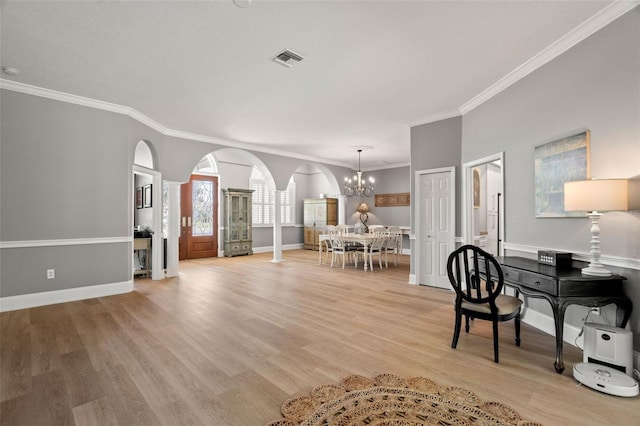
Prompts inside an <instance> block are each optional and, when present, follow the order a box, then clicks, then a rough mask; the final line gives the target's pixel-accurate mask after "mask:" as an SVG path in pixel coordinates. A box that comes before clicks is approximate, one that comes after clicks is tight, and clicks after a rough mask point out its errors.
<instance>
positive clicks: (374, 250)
mask: <svg viewBox="0 0 640 426" xmlns="http://www.w3.org/2000/svg"><path fill="white" fill-rule="evenodd" d="M375 235H376V237H375V238H374V239H373V241H372V242H371V244H370V245H369V248H368V250H367V253H366V254H367V256H369V269H371V270H372V271H373V255H374V254H377V255H378V265H379V266H380V269H382V253H383V247H384V244H385V241H386V240H387V236H386V235H385V233H384V232H376V233H375ZM358 253H360V254H362V255H363V256H364V247H362V248H358ZM387 267H388V265H387Z"/></svg>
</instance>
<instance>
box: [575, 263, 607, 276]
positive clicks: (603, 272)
mask: <svg viewBox="0 0 640 426" xmlns="http://www.w3.org/2000/svg"><path fill="white" fill-rule="evenodd" d="M582 274H583V275H596V276H598V277H608V276H611V275H613V274H612V273H611V271H609V270H608V269H607V268H605V267H603V266H597V265H589V266H587V267H586V268H582Z"/></svg>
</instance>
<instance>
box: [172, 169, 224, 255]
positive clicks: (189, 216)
mask: <svg viewBox="0 0 640 426" xmlns="http://www.w3.org/2000/svg"><path fill="white" fill-rule="evenodd" d="M180 211H181V215H180V256H179V258H180V260H184V259H199V258H202V257H216V256H218V178H217V177H215V176H203V175H192V176H191V179H190V180H189V183H185V184H183V185H181V187H180Z"/></svg>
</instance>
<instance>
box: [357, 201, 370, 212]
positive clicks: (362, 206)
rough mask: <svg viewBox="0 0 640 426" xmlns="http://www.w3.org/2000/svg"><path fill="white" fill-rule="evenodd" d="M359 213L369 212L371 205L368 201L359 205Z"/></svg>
mask: <svg viewBox="0 0 640 426" xmlns="http://www.w3.org/2000/svg"><path fill="white" fill-rule="evenodd" d="M357 211H358V213H369V206H368V205H367V203H362V204H360V205H359V206H358V210H357Z"/></svg>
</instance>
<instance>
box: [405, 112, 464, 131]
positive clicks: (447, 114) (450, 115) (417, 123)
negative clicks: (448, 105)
mask: <svg viewBox="0 0 640 426" xmlns="http://www.w3.org/2000/svg"><path fill="white" fill-rule="evenodd" d="M461 115H462V112H461V111H460V109H459V108H454V109H450V110H449V111H442V112H439V113H437V114H432V115H429V116H427V117H423V118H420V119H418V120H415V121H412V122H410V123H409V127H415V126H420V125H422V124H429V123H435V122H436V121H442V120H447V119H449V118H453V117H459V116H461Z"/></svg>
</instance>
